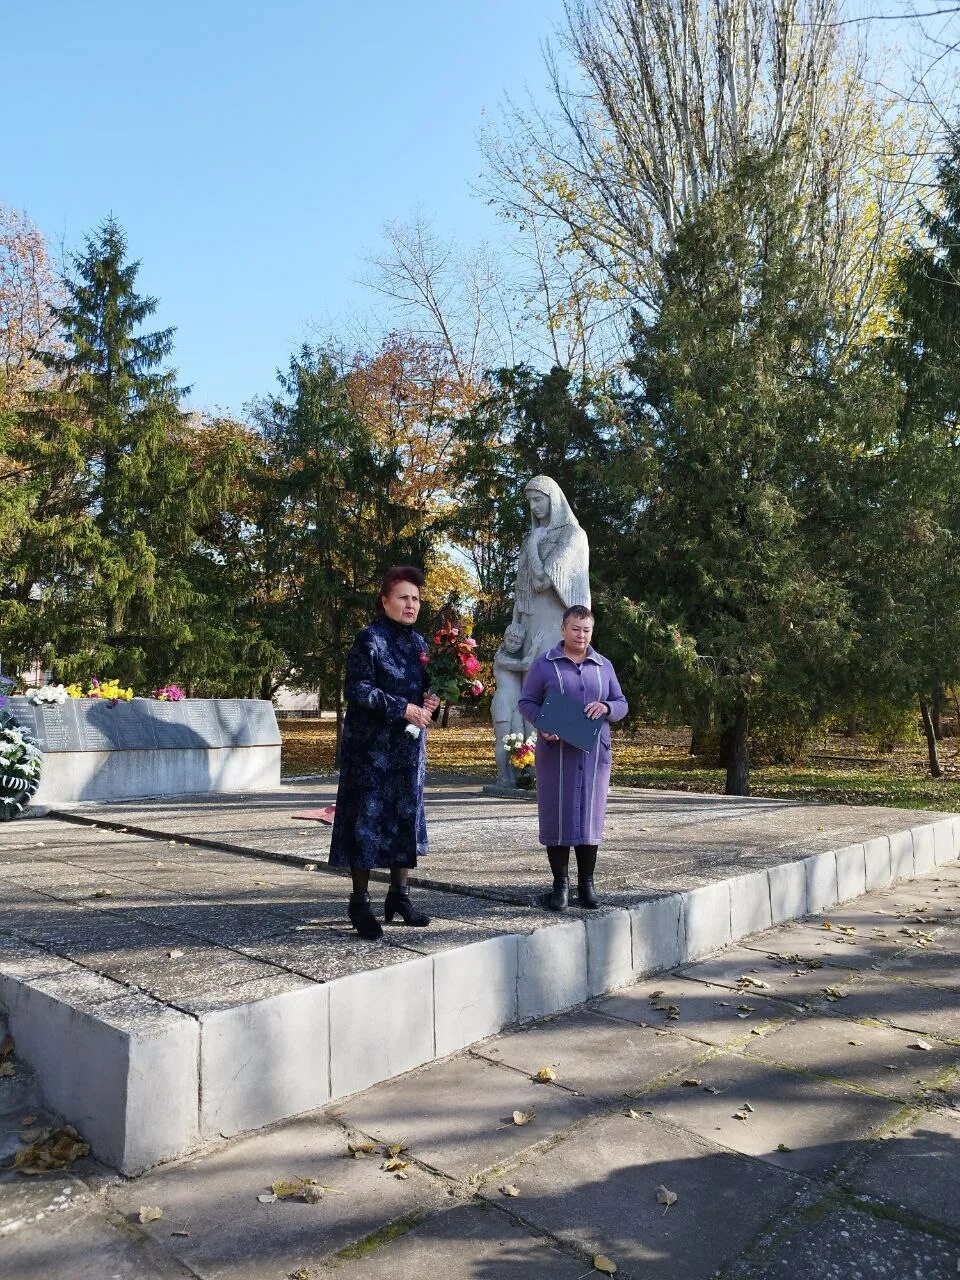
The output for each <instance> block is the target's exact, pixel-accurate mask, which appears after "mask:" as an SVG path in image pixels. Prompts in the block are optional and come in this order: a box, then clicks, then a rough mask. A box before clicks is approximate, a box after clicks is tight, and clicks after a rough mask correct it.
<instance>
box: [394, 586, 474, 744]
mask: <svg viewBox="0 0 960 1280" xmlns="http://www.w3.org/2000/svg"><path fill="white" fill-rule="evenodd" d="M472 630H473V624H472V622H470V620H469V619H461V618H460V616H459V615H458V613H457V610H456V607H455V604H454V603H453V602H450V603H448V604H446V605H444V607H443V609H442V610H441V611H440V625H439V626H438V627H437V630H436V633H435V634H434V637H433V644H432V645H431V647H430V649H429V651H428V652H426V653H422V654H421V655H420V661H421V662H422V663H423V664H424V666H425V667H426V668H427V674H428V676H429V677H430V692H431V693H435V694H436V695H437V697H438V698H439V699H440V701H441V702H447V703H458V702H470V701H472V700H473V699H476V698H479V697H482V695H483V693H484V687H483V684H482V682H481V681H480V680H478V679H477V676H478V674H479V672H480V663H479V661H478V659H477V655H476V653H475V652H474V651H475V649H476V647H477V642H476V640H474V639H473V637H472V636H471V635H470V632H471V631H472ZM407 733H409V734H410V735H411V737H419V735H420V730H419V729H418V728H417V726H416V725H414V724H408V725H407Z"/></svg>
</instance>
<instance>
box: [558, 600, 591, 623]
mask: <svg viewBox="0 0 960 1280" xmlns="http://www.w3.org/2000/svg"><path fill="white" fill-rule="evenodd" d="M568 618H593V614H592V613H591V612H590V610H589V609H588V608H587V606H586V605H585V604H572V605H571V606H570V608H569V609H564V611H563V621H564V622H566V620H567V619H568ZM594 621H596V619H595V618H594Z"/></svg>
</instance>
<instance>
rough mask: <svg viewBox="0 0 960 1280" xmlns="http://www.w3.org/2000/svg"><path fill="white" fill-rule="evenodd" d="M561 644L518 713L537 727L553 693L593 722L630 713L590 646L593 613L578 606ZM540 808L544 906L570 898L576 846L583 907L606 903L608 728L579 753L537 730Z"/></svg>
mask: <svg viewBox="0 0 960 1280" xmlns="http://www.w3.org/2000/svg"><path fill="white" fill-rule="evenodd" d="M560 634H561V642H560V644H558V645H555V646H554V647H553V648H552V649H548V650H547V652H546V653H544V654H541V656H540V657H539V658H536V659H535V660H534V662H533V663H532V664H531V667H530V670H529V671H528V672H527V678H526V680H525V681H524V682H523V690H522V692H521V694H520V703H519V706H520V711H521V713H522V714H523V717H524V719H525V720H529V721H530V722H531V723H533V721H534V720H536V718H537V716H538V715H539V713H540V708H541V707H542V706H543V700H544V698H545V697H546V696H547V692H548V690H550V689H556V690H558V691H559V692H560V693H565V694H566V695H567V696H568V697H570V698H577V699H578V700H579V701H581V702H582V703H583V710H584V713H585V714H586V715H588V716H589V717H590V719H591V720H599V719H601V717H604V718H606V719H607V720H608V721H611V720H622V719H623V717H624V716H625V715H626V714H627V700H626V698H625V697H624V696H623V691H622V689H621V688H620V682H619V680H618V679H617V673H616V672H615V671H614V669H613V665H612V663H611V662H610V660H609V659H608V658H604V657H602V655H601V654H599V653H597V652H596V651H595V650H594V649H593V647H592V646H591V644H590V640H591V638H592V636H593V614H592V613H591V612H590V610H589V609H587V608H586V607H585V606H584V605H581V604H575V605H573V606H571V608H569V609H568V610H567V611H566V613H565V614H564V615H563V625H562V626H561V628H560ZM536 757H537V765H536V767H537V808H538V810H539V813H540V843H541V844H544V845H546V846H547V857H548V858H549V859H550V870H551V871H552V872H553V889H552V891H551V892H550V893H548V894H545V895H544V897H543V903H544V905H545V906H547V907H549V908H550V910H551V911H565V910H566V908H567V901H568V894H569V866H570V846H571V845H573V846H574V848H575V850H576V854H577V891H578V894H579V898H580V906H581V907H587V908H588V909H589V910H596V908H597V907H598V906H599V905H600V903H599V901H598V899H597V895H596V892H595V890H594V887H593V873H594V870H595V868H596V865H597V847H598V845H599V844H600V841H601V840H602V839H603V820H604V815H605V814H606V809H607V789H608V788H609V786H610V763H611V754H610V729H609V726H608V725H606V724H605V725H604V726H603V727H602V729H601V730H600V733H599V735H598V736H597V740H596V742H595V743H594V746H593V750H592V751H589V752H587V751H581V750H579V748H577V747H572V746H570V744H569V743H565V742H561V740H560V739H559V738H558V737H557V736H556V734H553V733H543V732H541V733H539V735H538V737H537V747H536Z"/></svg>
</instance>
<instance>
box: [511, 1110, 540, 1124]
mask: <svg viewBox="0 0 960 1280" xmlns="http://www.w3.org/2000/svg"><path fill="white" fill-rule="evenodd" d="M536 1114H537V1113H536V1111H535V1110H534V1109H533V1108H531V1109H530V1110H529V1111H515V1112H514V1113H513V1123H514V1124H529V1123H530V1121H531V1120H533V1119H534V1118H535V1117H536Z"/></svg>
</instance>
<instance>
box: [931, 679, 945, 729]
mask: <svg viewBox="0 0 960 1280" xmlns="http://www.w3.org/2000/svg"><path fill="white" fill-rule="evenodd" d="M946 701H947V694H946V690H945V689H944V687H943V685H942V684H938V685H937V687H936V688H935V689H934V691H933V697H932V698H931V700H930V719H931V721H932V722H933V732H934V735H935V737H936V739H937V741H938V742H942V741H943V723H942V721H943V708H944V705H945V703H946Z"/></svg>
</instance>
